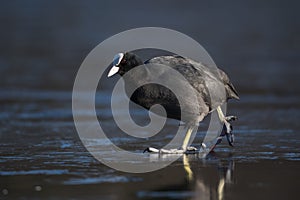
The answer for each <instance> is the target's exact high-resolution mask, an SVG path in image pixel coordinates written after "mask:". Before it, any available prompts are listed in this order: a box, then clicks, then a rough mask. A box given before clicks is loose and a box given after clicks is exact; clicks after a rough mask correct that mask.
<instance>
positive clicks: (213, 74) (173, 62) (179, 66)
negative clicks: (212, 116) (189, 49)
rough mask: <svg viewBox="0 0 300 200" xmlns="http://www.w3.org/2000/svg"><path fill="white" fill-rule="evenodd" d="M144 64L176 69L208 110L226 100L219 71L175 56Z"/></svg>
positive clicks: (155, 59)
mask: <svg viewBox="0 0 300 200" xmlns="http://www.w3.org/2000/svg"><path fill="white" fill-rule="evenodd" d="M146 63H150V64H163V65H166V66H169V67H171V68H173V69H176V70H177V71H178V72H180V73H181V74H182V75H183V76H184V77H185V79H186V80H187V81H188V82H189V83H190V84H191V86H192V87H193V88H194V89H195V90H196V91H197V95H198V97H199V98H201V99H202V100H203V101H204V102H205V104H206V105H207V106H208V107H209V110H213V109H215V108H216V107H217V106H219V105H221V104H223V103H224V102H226V100H227V96H226V88H225V85H224V83H223V81H222V80H221V76H220V74H219V71H218V70H216V69H215V68H210V67H207V66H206V65H204V64H202V63H199V62H196V61H194V60H192V59H189V58H185V57H182V56H177V55H175V56H160V57H155V58H152V59H150V60H148V61H147V62H146ZM165 73H167V71H166V72H165ZM164 75H165V74H164V73H162V74H161V76H162V77H163V76H164ZM166 77H168V76H167V74H166V75H165V76H164V78H166Z"/></svg>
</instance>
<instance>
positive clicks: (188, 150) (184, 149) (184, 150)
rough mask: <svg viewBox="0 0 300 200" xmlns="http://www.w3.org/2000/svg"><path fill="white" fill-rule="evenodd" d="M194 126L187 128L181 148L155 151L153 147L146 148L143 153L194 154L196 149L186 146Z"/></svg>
mask: <svg viewBox="0 0 300 200" xmlns="http://www.w3.org/2000/svg"><path fill="white" fill-rule="evenodd" d="M194 130H195V126H188V128H187V132H186V134H185V138H184V140H183V143H182V146H181V148H180V149H156V148H153V147H148V148H147V149H145V150H144V152H150V153H165V154H184V153H195V152H196V151H197V148H195V147H190V146H188V144H189V142H190V138H191V136H192V133H193V131H194Z"/></svg>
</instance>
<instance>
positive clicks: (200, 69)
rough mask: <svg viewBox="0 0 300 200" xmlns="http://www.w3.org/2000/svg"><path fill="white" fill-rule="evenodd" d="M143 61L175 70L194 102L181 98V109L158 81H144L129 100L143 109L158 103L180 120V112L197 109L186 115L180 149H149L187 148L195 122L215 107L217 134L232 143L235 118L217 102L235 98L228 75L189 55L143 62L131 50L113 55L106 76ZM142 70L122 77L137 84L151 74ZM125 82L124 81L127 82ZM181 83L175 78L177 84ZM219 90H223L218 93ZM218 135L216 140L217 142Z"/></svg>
mask: <svg viewBox="0 0 300 200" xmlns="http://www.w3.org/2000/svg"><path fill="white" fill-rule="evenodd" d="M143 64H152V65H155V64H157V65H165V66H168V67H171V68H172V69H175V70H177V71H178V72H179V73H180V74H182V75H183V77H185V79H186V80H187V81H188V82H189V83H190V85H191V86H192V87H193V88H194V89H195V91H196V96H197V100H198V101H197V102H195V101H194V102H188V99H189V97H188V96H185V97H184V98H183V100H184V101H186V102H185V103H186V105H187V106H186V107H184V108H183V110H181V109H180V106H181V105H180V104H179V103H178V99H177V98H176V96H175V95H174V94H173V93H172V92H171V90H169V89H168V88H167V87H164V86H162V85H158V84H147V85H144V86H141V87H139V88H138V89H137V90H136V91H135V92H134V93H133V95H132V96H131V97H130V99H131V100H132V101H133V102H135V103H137V104H139V105H141V106H143V107H144V108H146V109H150V108H151V106H153V105H155V104H160V105H162V106H163V107H164V108H165V110H166V113H167V117H169V118H173V119H178V120H182V118H181V117H182V116H181V114H182V113H181V111H183V112H185V111H186V112H189V113H192V112H193V111H195V110H196V109H195V108H196V107H197V108H199V109H198V112H197V113H195V112H194V113H193V115H192V117H189V118H188V120H187V121H184V122H185V123H186V127H187V132H186V135H185V138H184V141H183V143H182V146H181V148H180V149H176V150H163V149H161V150H157V149H155V148H148V151H151V152H165V153H184V152H186V151H187V150H190V149H193V148H189V147H188V144H189V141H190V137H191V134H192V132H193V131H194V130H195V127H196V124H198V123H199V122H201V121H202V120H203V118H204V117H205V116H206V115H207V114H208V113H210V112H212V111H214V110H216V111H217V112H218V116H219V119H220V121H221V122H222V123H224V128H223V132H222V134H221V136H224V135H226V136H227V139H228V142H229V144H230V145H232V143H233V135H232V128H231V125H230V124H229V121H230V120H234V119H235V118H236V117H234V116H229V117H226V116H224V114H223V112H222V110H221V107H220V106H221V105H222V104H224V103H225V102H226V101H227V100H228V99H231V98H234V99H239V97H238V94H237V92H236V90H235V88H234V87H233V85H232V83H231V82H230V80H229V78H228V76H227V75H226V74H225V72H223V71H222V70H220V69H218V68H216V70H214V69H212V68H209V67H207V66H205V65H203V64H201V63H199V62H196V61H194V60H191V59H189V58H185V57H181V56H177V55H175V56H160V57H155V58H152V59H150V60H148V61H146V62H145V63H144V62H143V61H142V60H141V59H140V58H139V57H138V56H137V55H135V54H133V53H131V52H126V53H119V54H117V55H116V56H115V57H114V60H113V67H112V68H111V69H110V71H109V73H108V77H111V76H112V75H114V74H117V73H118V74H120V75H121V76H123V75H124V74H125V73H127V72H128V71H129V70H131V69H133V68H135V67H137V66H139V65H143ZM149 73H150V72H149V71H147V70H145V71H144V72H143V76H137V75H136V76H131V78H130V80H126V81H129V82H131V84H132V83H133V84H134V83H138V82H139V80H140V79H143V78H147V76H151V75H153V74H149ZM159 76H161V77H166V76H168V70H165V69H161V71H159ZM169 78H170V77H169ZM126 81H125V84H127V83H126ZM180 83H181V82H180V81H178V84H180ZM222 91H223V92H222ZM221 136H220V137H219V140H217V143H219V142H220V140H221Z"/></svg>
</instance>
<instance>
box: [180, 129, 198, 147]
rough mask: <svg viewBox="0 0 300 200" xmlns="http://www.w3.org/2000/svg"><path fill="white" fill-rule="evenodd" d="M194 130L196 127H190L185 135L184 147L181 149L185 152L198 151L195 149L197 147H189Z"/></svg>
mask: <svg viewBox="0 0 300 200" xmlns="http://www.w3.org/2000/svg"><path fill="white" fill-rule="evenodd" d="M194 129H195V127H193V126H189V127H188V128H187V131H186V134H185V137H184V140H183V143H182V146H181V149H182V150H184V151H185V152H186V151H196V150H197V148H195V147H188V144H189V142H190V139H191V136H192V133H193V131H194Z"/></svg>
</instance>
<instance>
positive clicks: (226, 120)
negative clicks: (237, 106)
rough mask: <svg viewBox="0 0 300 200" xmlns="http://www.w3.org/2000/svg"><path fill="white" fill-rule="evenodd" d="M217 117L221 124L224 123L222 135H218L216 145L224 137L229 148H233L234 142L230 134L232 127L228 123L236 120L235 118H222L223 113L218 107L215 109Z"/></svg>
mask: <svg viewBox="0 0 300 200" xmlns="http://www.w3.org/2000/svg"><path fill="white" fill-rule="evenodd" d="M217 112H218V116H219V119H220V121H221V122H223V123H224V126H223V130H222V133H221V135H220V138H219V139H218V141H217V144H219V143H220V142H221V140H222V137H223V136H225V135H226V138H227V141H228V143H229V145H230V146H233V142H234V135H233V133H232V126H231V124H230V123H229V122H230V121H233V120H236V119H237V117H236V116H227V117H226V116H224V114H223V111H222V109H221V107H220V106H218V107H217Z"/></svg>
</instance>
